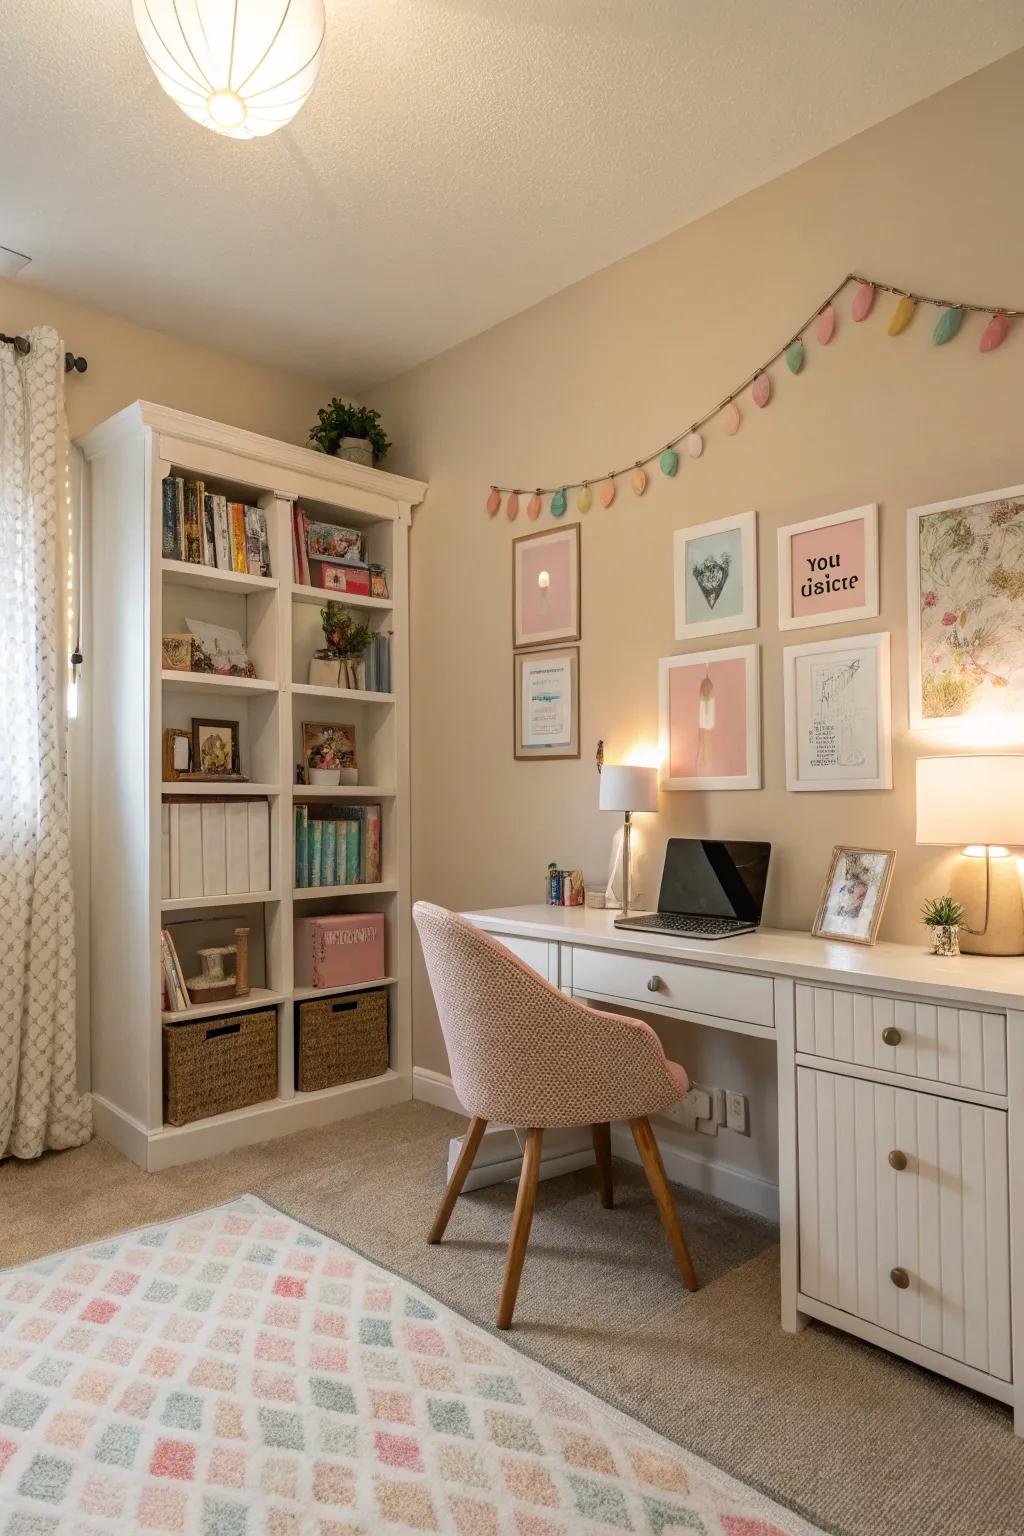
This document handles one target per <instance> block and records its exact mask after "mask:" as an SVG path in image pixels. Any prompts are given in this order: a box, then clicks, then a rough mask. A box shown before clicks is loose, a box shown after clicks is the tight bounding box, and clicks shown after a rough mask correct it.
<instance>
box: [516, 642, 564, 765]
mask: <svg viewBox="0 0 1024 1536" xmlns="http://www.w3.org/2000/svg"><path fill="white" fill-rule="evenodd" d="M512 665H513V668H514V671H515V677H514V700H515V705H514V719H513V729H514V740H513V746H514V752H515V756H516V757H517V758H518V759H519V760H520V762H544V761H547V762H551V761H554V760H556V759H558V758H566V757H579V755H580V653H579V647H578V646H570V647H568V648H567V649H564V650H551V651H525V652H520V653H519V654H518V655H516V656H513V658H512Z"/></svg>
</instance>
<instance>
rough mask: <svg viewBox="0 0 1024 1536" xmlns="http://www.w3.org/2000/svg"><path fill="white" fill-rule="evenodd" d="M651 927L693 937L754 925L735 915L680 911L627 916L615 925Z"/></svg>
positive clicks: (746, 929) (742, 929) (738, 929)
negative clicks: (706, 915) (696, 913)
mask: <svg viewBox="0 0 1024 1536" xmlns="http://www.w3.org/2000/svg"><path fill="white" fill-rule="evenodd" d="M626 925H628V926H629V927H630V928H653V929H655V930H656V931H657V932H659V933H683V934H691V935H692V936H693V937H694V938H698V939H701V938H704V939H707V938H721V936H722V935H723V934H726V933H737V932H742V931H749V930H750V929H751V928H752V927H753V926H754V925H753V924H752V923H744V922H741V921H740V919H739V918H736V917H690V916H687V915H685V914H683V913H680V912H651V913H649V914H648V915H647V916H646V917H629V918H626V919H625V920H624V921H620V922H618V923H617V924H616V927H624V926H626Z"/></svg>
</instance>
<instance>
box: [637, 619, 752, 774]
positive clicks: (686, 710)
mask: <svg viewBox="0 0 1024 1536" xmlns="http://www.w3.org/2000/svg"><path fill="white" fill-rule="evenodd" d="M658 682H659V687H658V703H659V707H658V720H659V738H660V759H661V773H660V783H661V788H662V789H667V790H671V789H760V788H761V648H760V646H759V645H757V644H752V645H733V646H724V647H722V648H721V649H720V650H713V651H691V652H690V653H689V654H688V655H685V656H663V657H662V658H661V660H660V661H659V662H658Z"/></svg>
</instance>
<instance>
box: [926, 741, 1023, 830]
mask: <svg viewBox="0 0 1024 1536" xmlns="http://www.w3.org/2000/svg"><path fill="white" fill-rule="evenodd" d="M917 841H918V842H919V843H933V844H939V845H942V846H945V847H966V846H968V845H970V844H971V843H987V844H989V845H998V844H1004V845H1006V846H1007V847H1019V846H1021V845H1024V754H1020V753H1018V754H1011V753H1005V752H1004V753H984V754H982V753H978V754H975V755H972V756H970V757H919V758H918V760H917Z"/></svg>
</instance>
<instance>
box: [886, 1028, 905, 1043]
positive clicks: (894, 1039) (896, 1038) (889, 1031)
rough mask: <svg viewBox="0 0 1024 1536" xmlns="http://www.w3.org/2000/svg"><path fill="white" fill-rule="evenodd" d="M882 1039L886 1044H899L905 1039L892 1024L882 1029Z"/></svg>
mask: <svg viewBox="0 0 1024 1536" xmlns="http://www.w3.org/2000/svg"><path fill="white" fill-rule="evenodd" d="M882 1039H883V1040H884V1041H885V1043H886V1045H899V1043H900V1041H901V1040H902V1039H903V1036H902V1035H901V1034H900V1032H899V1030H898V1029H896V1028H895V1027H894V1026H893V1025H892V1024H889V1025H888V1026H887V1027H886V1028H885V1029H883V1030H882Z"/></svg>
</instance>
